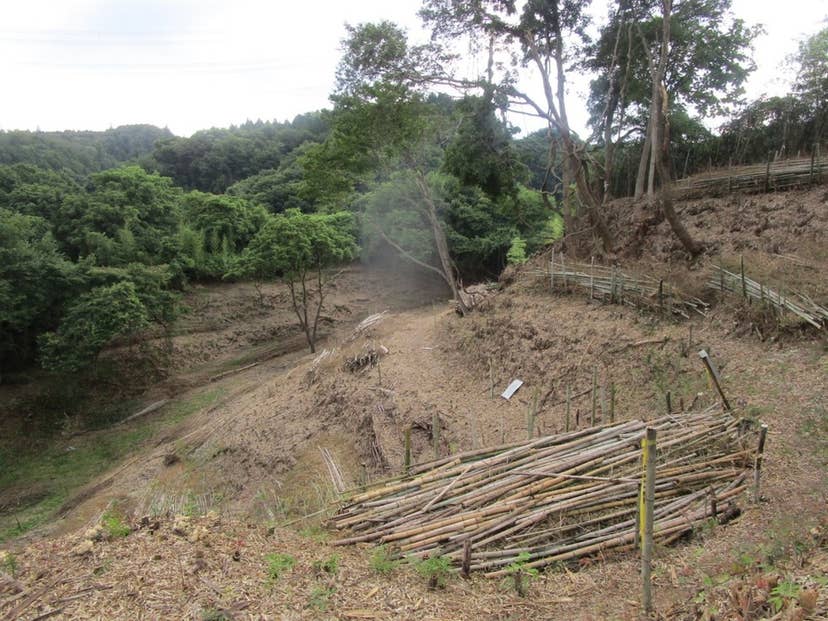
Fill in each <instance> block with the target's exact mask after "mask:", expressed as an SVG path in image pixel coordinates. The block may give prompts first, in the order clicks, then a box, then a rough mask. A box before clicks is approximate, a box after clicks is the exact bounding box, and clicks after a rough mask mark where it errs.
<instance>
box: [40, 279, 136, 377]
mask: <svg viewBox="0 0 828 621" xmlns="http://www.w3.org/2000/svg"><path fill="white" fill-rule="evenodd" d="M148 323H149V316H148V314H147V309H146V307H145V306H144V305H143V304H142V303H141V300H140V298H139V297H138V292H137V290H136V288H135V285H134V284H133V283H131V282H120V283H117V284H114V285H111V286H108V287H96V288H95V289H92V290H91V291H90V292H89V293H85V294H84V295H82V296H80V297H79V298H78V299H77V301H76V302H74V303H72V304H71V305H70V306H69V307H68V309H67V311H66V315H65V317H64V318H63V321H62V322H61V325H60V328H59V329H58V331H57V332H46V333H44V334H42V335H41V336H40V338H39V339H38V341H39V344H40V352H41V363H42V364H43V367H44V368H46V369H50V370H55V371H77V370H79V369H82V368H84V367H86V366H88V365H89V364H91V363H92V362H94V360H95V358H96V357H97V355H98V353H99V352H100V351H101V349H103V347H104V346H105V345H107V344H108V343H110V342H111V341H112V340H113V339H114V338H115V337H117V336H126V335H130V334H134V333H136V332H138V331H139V330H141V329H143V328H145V327H146V326H147V325H148Z"/></svg>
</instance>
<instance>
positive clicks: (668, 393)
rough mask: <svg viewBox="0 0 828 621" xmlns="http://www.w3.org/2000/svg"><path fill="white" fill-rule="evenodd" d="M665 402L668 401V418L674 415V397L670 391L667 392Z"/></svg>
mask: <svg viewBox="0 0 828 621" xmlns="http://www.w3.org/2000/svg"><path fill="white" fill-rule="evenodd" d="M665 400H666V401H667V414H668V416H669V415H670V414H672V413H673V403H672V395H670V391H669V390H668V391H667V394H666V395H665Z"/></svg>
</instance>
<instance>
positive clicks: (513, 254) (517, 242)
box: [506, 236, 526, 265]
mask: <svg viewBox="0 0 828 621" xmlns="http://www.w3.org/2000/svg"><path fill="white" fill-rule="evenodd" d="M506 262H507V263H508V264H509V265H520V264H521V263H526V240H525V239H523V238H522V237H520V236H516V237H513V238H512V245H511V246H509V252H507V253H506Z"/></svg>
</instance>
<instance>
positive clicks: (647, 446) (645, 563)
mask: <svg viewBox="0 0 828 621" xmlns="http://www.w3.org/2000/svg"><path fill="white" fill-rule="evenodd" d="M656 435H657V432H656V430H655V429H653V428H652V427H648V428H647V435H646V437H645V438H644V439H643V440H642V441H641V449H642V451H641V459H642V463H643V466H644V472H645V475H644V481H643V482H642V487H643V489H644V493H643V494H642V497H643V505H642V511H641V516H642V524H641V533H640V534H639V536H640V538H641V583H642V589H641V600H642V606H643V608H644V613H645V614H646V615H649V614H650V613H651V612H652V611H653V590H652V589H653V585H652V570H653V506H654V499H655V476H656Z"/></svg>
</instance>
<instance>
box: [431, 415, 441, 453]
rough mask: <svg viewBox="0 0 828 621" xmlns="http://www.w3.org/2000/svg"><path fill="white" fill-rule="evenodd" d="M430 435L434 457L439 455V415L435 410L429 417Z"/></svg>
mask: <svg viewBox="0 0 828 621" xmlns="http://www.w3.org/2000/svg"><path fill="white" fill-rule="evenodd" d="M431 437H432V440H434V459H439V457H440V417H439V416H438V415H437V413H436V412H435V413H434V414H433V415H432V417H431Z"/></svg>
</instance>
